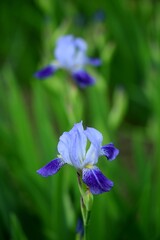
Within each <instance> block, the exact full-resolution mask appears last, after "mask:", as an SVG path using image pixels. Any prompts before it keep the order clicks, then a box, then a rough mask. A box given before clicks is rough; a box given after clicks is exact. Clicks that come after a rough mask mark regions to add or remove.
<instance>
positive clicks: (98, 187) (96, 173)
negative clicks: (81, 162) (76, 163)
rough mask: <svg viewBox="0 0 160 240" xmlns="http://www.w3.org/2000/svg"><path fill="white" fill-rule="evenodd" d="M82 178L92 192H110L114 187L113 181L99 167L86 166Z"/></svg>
mask: <svg viewBox="0 0 160 240" xmlns="http://www.w3.org/2000/svg"><path fill="white" fill-rule="evenodd" d="M82 180H83V182H84V183H85V184H86V185H87V186H88V187H89V189H90V191H91V193H92V194H101V193H103V192H108V191H110V190H111V188H112V187H113V182H112V181H111V180H109V179H107V178H106V177H105V176H104V175H103V173H102V172H101V171H100V170H99V168H98V167H93V168H84V169H83V170H82Z"/></svg>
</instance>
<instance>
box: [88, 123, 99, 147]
mask: <svg viewBox="0 0 160 240" xmlns="http://www.w3.org/2000/svg"><path fill="white" fill-rule="evenodd" d="M85 134H86V136H87V138H88V139H89V140H90V142H91V143H92V144H93V145H94V146H95V147H96V148H97V149H100V147H101V144H102V140H103V136H102V134H101V133H100V132H99V131H98V130H96V129H95V128H91V127H87V129H86V130H85Z"/></svg>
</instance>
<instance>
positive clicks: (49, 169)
mask: <svg viewBox="0 0 160 240" xmlns="http://www.w3.org/2000/svg"><path fill="white" fill-rule="evenodd" d="M64 164H65V163H64V162H63V161H62V159H61V158H56V159H54V160H52V161H51V162H49V163H48V164H46V165H45V166H44V167H42V168H40V169H39V170H37V173H38V174H40V175H42V176H43V177H48V176H51V175H54V174H56V173H57V172H58V171H59V170H60V169H61V167H62V166H63V165H64Z"/></svg>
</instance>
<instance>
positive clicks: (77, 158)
mask: <svg viewBox="0 0 160 240" xmlns="http://www.w3.org/2000/svg"><path fill="white" fill-rule="evenodd" d="M73 129H74V135H73V136H72V144H71V152H70V156H71V161H72V165H73V166H74V167H75V168H77V169H81V168H82V167H83V163H84V159H85V154H86V145H87V138H86V135H85V134H84V129H83V126H82V122H81V123H78V124H75V125H74V128H73Z"/></svg>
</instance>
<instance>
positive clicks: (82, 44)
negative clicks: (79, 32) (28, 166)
mask: <svg viewBox="0 0 160 240" xmlns="http://www.w3.org/2000/svg"><path fill="white" fill-rule="evenodd" d="M75 46H76V47H77V48H79V49H80V50H82V51H86V50H87V43H86V41H84V40H83V39H82V38H75Z"/></svg>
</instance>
